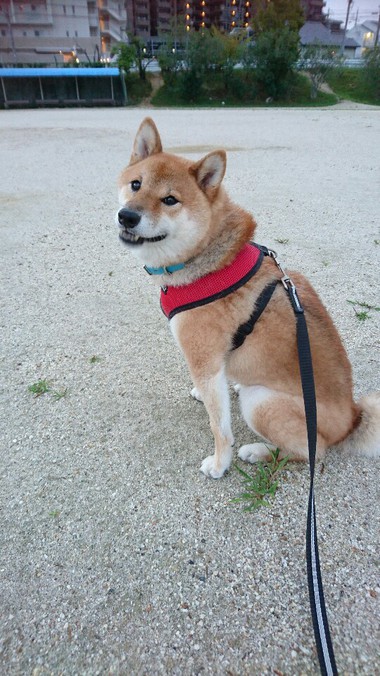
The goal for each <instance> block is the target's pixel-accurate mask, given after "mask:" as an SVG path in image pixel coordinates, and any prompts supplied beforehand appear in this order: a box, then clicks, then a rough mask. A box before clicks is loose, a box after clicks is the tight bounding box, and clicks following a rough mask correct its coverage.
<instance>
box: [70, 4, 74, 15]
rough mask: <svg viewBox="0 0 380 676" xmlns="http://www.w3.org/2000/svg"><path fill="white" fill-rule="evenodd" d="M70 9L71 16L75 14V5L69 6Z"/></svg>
mask: <svg viewBox="0 0 380 676" xmlns="http://www.w3.org/2000/svg"><path fill="white" fill-rule="evenodd" d="M71 9H72V10H73V14H75V5H71Z"/></svg>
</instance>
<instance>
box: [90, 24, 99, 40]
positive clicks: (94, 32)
mask: <svg viewBox="0 0 380 676" xmlns="http://www.w3.org/2000/svg"><path fill="white" fill-rule="evenodd" d="M90 35H91V37H92V38H94V37H96V36H97V35H98V27H97V26H90Z"/></svg>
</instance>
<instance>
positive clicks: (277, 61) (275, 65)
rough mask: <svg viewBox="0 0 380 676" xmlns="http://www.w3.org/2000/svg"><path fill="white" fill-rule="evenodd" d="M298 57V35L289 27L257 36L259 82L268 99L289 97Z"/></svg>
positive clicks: (254, 49) (255, 53) (257, 73)
mask: <svg viewBox="0 0 380 676" xmlns="http://www.w3.org/2000/svg"><path fill="white" fill-rule="evenodd" d="M298 54H299V36H298V33H296V32H295V31H292V30H290V29H289V28H288V27H285V28H282V29H281V30H278V29H277V30H268V31H265V32H262V33H260V34H259V35H258V36H257V39H256V43H255V45H254V47H253V57H254V60H255V73H256V80H257V83H258V84H259V85H261V87H262V88H263V90H264V93H266V94H267V96H270V97H271V98H273V99H278V98H281V97H283V96H284V95H285V94H286V91H287V90H288V88H289V85H290V82H291V79H292V76H293V72H294V70H293V69H294V66H295V63H296V61H297V59H298Z"/></svg>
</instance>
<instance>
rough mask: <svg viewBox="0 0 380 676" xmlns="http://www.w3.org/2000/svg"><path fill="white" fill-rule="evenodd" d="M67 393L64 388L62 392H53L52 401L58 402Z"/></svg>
mask: <svg viewBox="0 0 380 676" xmlns="http://www.w3.org/2000/svg"><path fill="white" fill-rule="evenodd" d="M67 392H68V389H67V387H65V389H64V390H53V392H52V395H53V399H55V401H59V400H60V399H63V397H65V396H66V395H67Z"/></svg>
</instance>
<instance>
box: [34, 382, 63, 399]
mask: <svg viewBox="0 0 380 676" xmlns="http://www.w3.org/2000/svg"><path fill="white" fill-rule="evenodd" d="M28 390H29V392H31V393H32V394H34V396H35V397H40V396H41V394H48V393H49V394H51V395H52V397H53V399H55V401H59V399H62V398H63V397H65V396H66V395H67V391H68V390H67V387H66V388H65V389H64V390H53V389H52V387H51V384H50V383H49V381H48V380H37V382H36V383H33V385H29V387H28Z"/></svg>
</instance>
